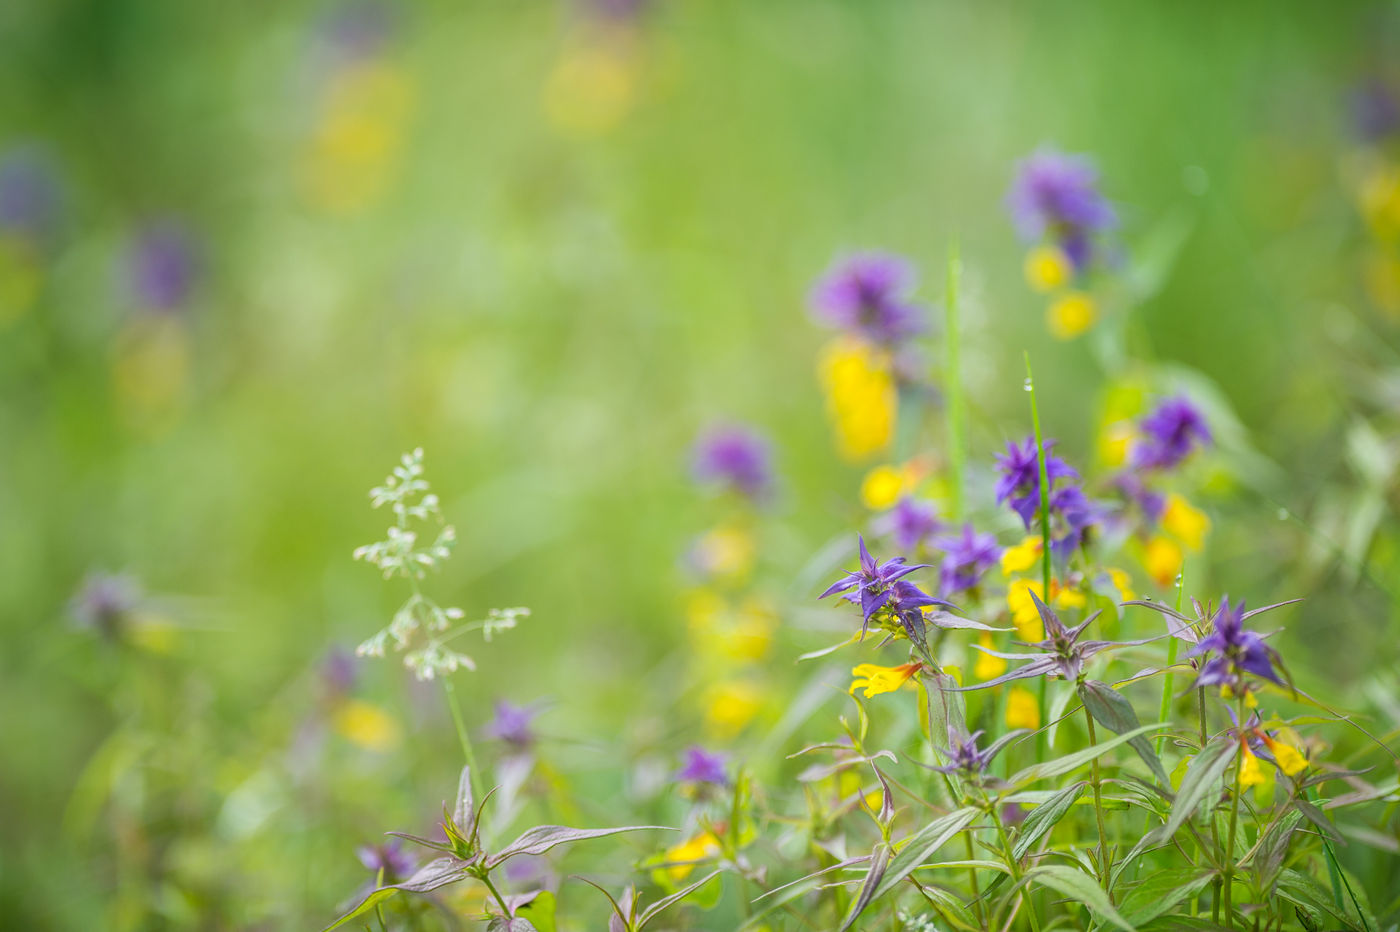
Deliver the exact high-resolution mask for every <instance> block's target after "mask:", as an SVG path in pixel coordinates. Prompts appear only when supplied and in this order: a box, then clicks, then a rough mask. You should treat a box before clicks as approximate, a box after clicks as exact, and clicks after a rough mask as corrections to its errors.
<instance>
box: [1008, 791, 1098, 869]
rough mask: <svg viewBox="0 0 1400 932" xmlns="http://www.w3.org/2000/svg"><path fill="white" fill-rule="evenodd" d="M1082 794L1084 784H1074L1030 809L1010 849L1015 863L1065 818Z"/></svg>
mask: <svg viewBox="0 0 1400 932" xmlns="http://www.w3.org/2000/svg"><path fill="white" fill-rule="evenodd" d="M1083 792H1084V784H1083V783H1076V784H1074V785H1073V786H1067V787H1065V788H1064V789H1063V790H1060V791H1059V792H1058V793H1056V794H1055V795H1054V796H1051V797H1050V798H1049V799H1047V800H1046V801H1045V802H1043V803H1041V804H1040V805H1039V806H1036V807H1035V808H1034V809H1032V810H1031V812H1030V815H1028V816H1026V820H1025V821H1024V822H1022V823H1021V832H1020V834H1018V835H1017V836H1016V843H1015V844H1014V845H1013V846H1012V848H1011V853H1012V855H1013V857H1014V858H1015V859H1016V860H1017V861H1019V860H1021V858H1023V857H1025V856H1026V853H1027V852H1028V851H1030V850H1031V848H1033V847H1035V843H1036V842H1038V841H1040V839H1041V838H1043V837H1045V834H1046V833H1047V832H1049V831H1050V830H1051V829H1052V828H1054V827H1055V825H1056V824H1057V823H1058V822H1059V821H1060V820H1061V819H1063V818H1064V817H1065V813H1066V812H1069V810H1070V807H1071V806H1073V805H1074V803H1075V800H1077V799H1079V795H1080V794H1081V793H1083Z"/></svg>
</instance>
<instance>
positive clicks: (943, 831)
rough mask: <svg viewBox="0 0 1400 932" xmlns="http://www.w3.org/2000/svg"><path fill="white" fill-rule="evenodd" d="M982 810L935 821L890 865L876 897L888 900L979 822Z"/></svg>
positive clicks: (906, 844)
mask: <svg viewBox="0 0 1400 932" xmlns="http://www.w3.org/2000/svg"><path fill="white" fill-rule="evenodd" d="M977 814H978V810H977V809H974V808H973V807H971V806H967V807H964V808H962V809H955V810H954V811H952V812H950V813H948V814H947V815H945V816H941V817H939V818H937V819H934V820H933V821H932V822H930V823H929V824H927V825H925V826H924V827H923V828H921V829H919V830H918V831H917V832H915V833H914V834H913V835H912V836H910V837H909V838H908V839H907V840H906V841H904V842H903V843H902V844H901V846H900V849H899V853H898V854H896V855H895V856H894V857H893V858H892V859H891V860H890V863H889V867H888V869H887V870H886V871H885V875H884V877H883V878H882V879H881V880H880V881H879V883H878V884H877V885H876V887H875V889H874V896H876V897H879V896H884V895H885V894H886V893H888V892H889V891H890V890H892V889H894V887H895V885H896V884H898V883H899V882H900V881H901V880H903V879H904V878H905V877H908V876H909V875H910V874H911V873H913V871H914V869H915V868H917V867H918V866H919V865H921V864H923V863H924V862H925V861H927V860H928V859H929V858H930V857H931V856H932V855H933V853H934V852H935V851H937V850H938V849H939V848H941V847H943V846H944V845H945V844H947V843H948V842H949V841H950V840H951V839H952V838H953V837H954V836H955V835H957V834H958V832H961V831H962V830H963V829H964V828H966V827H967V826H968V825H970V824H971V823H972V820H973V819H975V818H977Z"/></svg>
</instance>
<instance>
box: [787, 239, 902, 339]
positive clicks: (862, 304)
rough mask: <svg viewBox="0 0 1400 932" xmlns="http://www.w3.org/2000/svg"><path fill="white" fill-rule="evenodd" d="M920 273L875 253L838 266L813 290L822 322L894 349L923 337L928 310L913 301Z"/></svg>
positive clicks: (814, 306) (814, 311)
mask: <svg viewBox="0 0 1400 932" xmlns="http://www.w3.org/2000/svg"><path fill="white" fill-rule="evenodd" d="M913 287H914V268H913V266H912V265H910V264H909V263H908V262H907V261H905V260H904V259H901V258H900V257H898V256H893V255H890V254H888V253H879V252H869V253H859V254H857V255H853V256H849V257H847V258H846V259H843V260H841V261H839V262H837V263H836V264H835V265H834V266H832V268H831V269H830V270H829V271H828V272H827V273H826V274H825V275H823V276H822V278H821V279H820V280H819V281H818V282H817V284H816V287H815V288H813V289H812V294H811V297H810V301H809V303H810V304H811V308H812V314H813V316H814V317H816V319H817V320H819V321H821V322H822V323H824V324H827V325H828V326H831V327H835V328H837V329H839V330H845V331H847V332H849V333H853V334H856V335H857V336H860V337H862V338H863V339H865V340H868V341H869V342H871V343H874V344H876V345H878V346H887V347H893V346H896V345H897V344H899V343H901V342H903V341H904V340H907V339H908V338H910V337H912V336H915V335H916V334H919V333H921V332H923V330H924V326H925V321H924V309H923V308H921V307H920V306H919V305H917V304H913V303H912V302H910V301H909V300H908V294H909V292H910V291H912V290H913Z"/></svg>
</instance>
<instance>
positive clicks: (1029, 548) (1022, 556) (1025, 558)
mask: <svg viewBox="0 0 1400 932" xmlns="http://www.w3.org/2000/svg"><path fill="white" fill-rule="evenodd" d="M1039 562H1040V535H1039V534H1034V535H1028V536H1026V537H1024V538H1022V539H1021V542H1020V543H1019V544H1013V545H1012V546H1010V547H1007V548H1006V549H1005V550H1003V551H1002V552H1001V572H1002V574H1003V575H1005V576H1011V575H1013V574H1015V573H1024V572H1025V571H1026V570H1028V569H1030V568H1031V567H1033V566H1035V565H1036V564H1037V563H1039Z"/></svg>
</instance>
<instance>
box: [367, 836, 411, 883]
mask: <svg viewBox="0 0 1400 932" xmlns="http://www.w3.org/2000/svg"><path fill="white" fill-rule="evenodd" d="M355 855H356V856H357V857H358V858H359V859H360V863H361V864H363V865H364V866H365V870H367V871H369V872H370V873H371V874H374V875H375V876H376V877H377V876H379V872H380V871H383V872H384V875H383V876H384V881H383V882H384V883H396V882H399V881H403V880H407V879H408V878H409V877H411V876H412V875H413V872H414V870H415V869H417V867H418V862H417V861H415V860H414V859H413V856H412V855H411V854H409V853H408V852H407V851H404V850H403V842H401V841H399V840H398V839H397V838H394V839H391V840H389V841H386V842H383V843H382V844H378V845H360V847H358V848H356V849H355Z"/></svg>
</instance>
